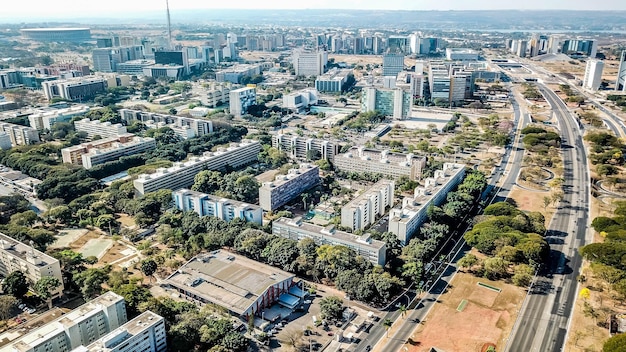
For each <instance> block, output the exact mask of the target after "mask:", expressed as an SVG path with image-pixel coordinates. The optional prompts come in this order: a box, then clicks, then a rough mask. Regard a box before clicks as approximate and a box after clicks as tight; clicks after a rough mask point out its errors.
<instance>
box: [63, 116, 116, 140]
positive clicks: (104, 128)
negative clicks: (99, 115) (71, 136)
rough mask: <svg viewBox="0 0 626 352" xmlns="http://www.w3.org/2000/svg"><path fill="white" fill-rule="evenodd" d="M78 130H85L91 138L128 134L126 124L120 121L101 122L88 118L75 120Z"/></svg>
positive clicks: (75, 126)
mask: <svg viewBox="0 0 626 352" xmlns="http://www.w3.org/2000/svg"><path fill="white" fill-rule="evenodd" d="M74 128H75V129H76V131H79V132H85V133H87V136H88V137H89V138H93V137H95V136H100V137H102V138H107V137H116V136H119V135H122V134H126V133H127V131H126V126H122V124H120V123H113V124H112V123H111V122H108V121H107V122H100V121H99V120H93V121H91V120H90V119H88V118H84V119H82V120H78V121H74Z"/></svg>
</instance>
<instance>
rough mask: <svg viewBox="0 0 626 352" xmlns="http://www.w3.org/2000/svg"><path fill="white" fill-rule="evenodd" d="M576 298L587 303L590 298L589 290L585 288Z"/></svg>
mask: <svg viewBox="0 0 626 352" xmlns="http://www.w3.org/2000/svg"><path fill="white" fill-rule="evenodd" d="M578 297H580V298H582V299H583V300H584V301H588V300H589V298H590V297H591V291H589V289H588V288H586V287H585V288H583V289H582V290H580V293H579V294H578Z"/></svg>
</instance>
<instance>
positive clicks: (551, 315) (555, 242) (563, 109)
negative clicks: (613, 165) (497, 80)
mask: <svg viewBox="0 0 626 352" xmlns="http://www.w3.org/2000/svg"><path fill="white" fill-rule="evenodd" d="M538 86H539V89H540V91H541V92H542V94H543V95H544V97H545V98H546V100H547V101H548V103H549V104H550V105H551V107H552V110H553V111H554V113H555V116H556V119H557V122H558V126H559V129H560V131H561V136H562V153H563V164H564V173H563V176H564V179H565V182H564V185H563V188H564V197H563V200H562V201H561V202H560V204H559V207H558V209H557V212H556V214H555V216H554V217H553V219H552V221H551V223H550V225H549V227H548V231H547V234H546V235H547V239H548V240H549V242H550V243H551V245H550V249H551V254H550V263H549V264H548V266H547V268H546V270H545V272H543V273H542V274H540V275H539V276H538V277H537V279H536V280H535V282H534V283H533V286H532V289H531V290H530V291H529V294H528V296H527V297H526V300H525V301H524V304H523V306H522V310H521V311H520V314H519V316H518V318H517V321H516V323H515V326H514V328H513V331H512V333H511V337H510V339H509V341H508V343H507V346H506V350H507V351H511V352H518V351H519V352H532V351H542V352H543V351H562V350H563V348H564V345H565V338H566V336H567V329H568V324H569V319H570V317H571V313H572V309H573V305H574V301H575V298H576V291H577V281H576V277H577V276H578V275H579V271H580V266H581V257H580V255H579V254H578V248H579V247H580V246H582V245H584V244H585V243H586V234H587V226H588V216H589V214H588V209H589V201H590V193H589V190H590V189H589V182H590V181H589V173H588V167H587V159H586V154H585V149H584V146H583V142H582V133H581V131H580V129H579V126H578V123H577V122H576V121H575V118H574V117H573V116H572V114H571V113H570V112H569V110H568V108H567V106H566V105H565V103H563V101H562V100H561V99H560V98H559V97H558V96H557V95H556V94H555V93H554V92H553V91H551V90H550V89H548V88H547V87H546V86H545V85H543V84H538Z"/></svg>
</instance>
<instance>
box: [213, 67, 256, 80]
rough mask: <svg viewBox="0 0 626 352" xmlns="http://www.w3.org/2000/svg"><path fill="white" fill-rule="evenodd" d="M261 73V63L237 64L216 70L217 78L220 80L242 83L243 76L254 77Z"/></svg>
mask: <svg viewBox="0 0 626 352" xmlns="http://www.w3.org/2000/svg"><path fill="white" fill-rule="evenodd" d="M260 74H261V65H248V64H245V65H235V66H232V67H229V68H226V69H223V70H220V71H217V72H215V80H216V81H218V82H231V83H234V84H239V83H241V79H242V78H243V77H246V76H248V77H252V76H256V75H260Z"/></svg>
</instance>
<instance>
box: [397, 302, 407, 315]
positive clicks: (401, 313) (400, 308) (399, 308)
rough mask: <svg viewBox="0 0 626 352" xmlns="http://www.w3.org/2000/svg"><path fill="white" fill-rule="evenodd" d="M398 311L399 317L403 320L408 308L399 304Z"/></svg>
mask: <svg viewBox="0 0 626 352" xmlns="http://www.w3.org/2000/svg"><path fill="white" fill-rule="evenodd" d="M398 311H399V312H400V316H401V317H402V318H404V317H405V316H406V312H407V311H408V308H407V306H405V305H404V304H401V305H400V306H398Z"/></svg>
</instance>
